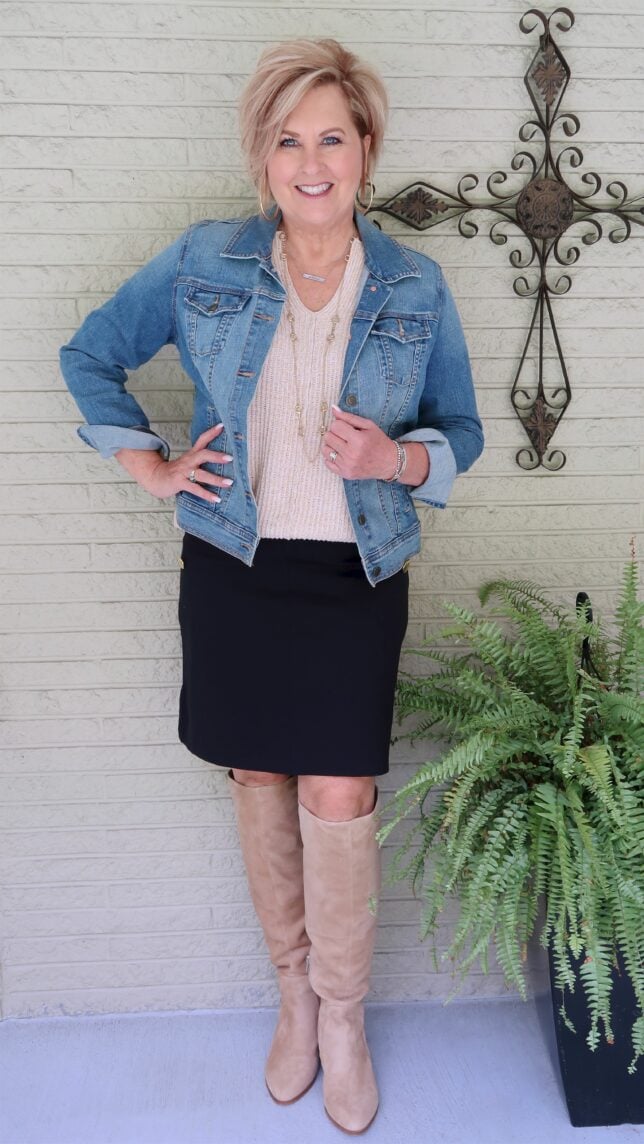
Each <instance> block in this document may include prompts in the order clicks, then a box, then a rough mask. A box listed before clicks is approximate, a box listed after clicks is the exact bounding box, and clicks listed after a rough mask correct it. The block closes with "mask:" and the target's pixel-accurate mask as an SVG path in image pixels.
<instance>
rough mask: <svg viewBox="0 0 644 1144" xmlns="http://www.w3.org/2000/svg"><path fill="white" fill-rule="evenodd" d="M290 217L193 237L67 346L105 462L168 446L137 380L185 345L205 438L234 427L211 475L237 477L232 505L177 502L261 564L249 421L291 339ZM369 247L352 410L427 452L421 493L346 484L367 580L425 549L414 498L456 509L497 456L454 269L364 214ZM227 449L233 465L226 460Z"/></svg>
mask: <svg viewBox="0 0 644 1144" xmlns="http://www.w3.org/2000/svg"><path fill="white" fill-rule="evenodd" d="M276 225H277V222H276V221H275V222H267V221H266V220H264V219H263V218H261V216H257V215H254V216H252V217H251V218H248V219H244V220H242V219H230V220H226V221H217V220H212V219H203V220H201V221H199V222H196V223H193V224H192V225H191V226H189V227H188V228H187V229H186V230H185V231H184V232H183V233H182V234H181V235H180V236H179V237H178V238H177V239H176V240H175V241H174V242H173V243H171V244H170V245H169V246H168V247H166V248H165V250H162V251H161V253H160V254H158V255H156V257H155V258H152V259H151V260H150V261H149V262H148V263H146V264H145V265H144V266H143V267H142V268H141V269H140V270H138V271H137V272H136V273H135V274H134V275H132V277H131V278H129V279H128V280H127V281H126V282H124V283H123V285H122V286H120V287H119V289H118V290H117V291H116V293H115V294H114V295H113V297H112V298H110V299H109V300H108V301H107V302H106V303H105V304H104V305H103V306H100V307H99V308H98V309H96V310H93V311H92V312H91V313H90V314H88V315H87V317H86V318H85V320H84V322H83V323H82V325H81V326H80V327H79V329H78V330H77V331H76V333H75V334H74V335H73V337H72V338H71V339H70V340H69V342H67V343H66V345H64V346H62V347H61V349H60V364H61V369H62V372H63V376H64V378H65V381H66V383H67V386H68V388H69V390H70V392H71V393H72V395H73V397H74V399H75V401H76V403H77V405H78V407H79V409H80V411H81V413H82V415H83V417H84V418H85V419H86V422H87V424H85V425H83V426H81V427H80V428H79V429H78V430H77V432H78V433H79V435H80V436H81V437H82V439H83V440H84V441H85V442H86V443H87V444H89V445H92V446H93V447H94V448H96V449H98V450H99V452H100V454H101V456H103V457H111V456H112V455H113V454H114V453H115V452H117V451H118V449H121V448H127V449H141V448H145V449H157V450H159V451H160V452H161V455H162V456H163V457H164V458H165V459H166V460H167V459H168V458H169V456H170V444H169V442H168V441H166V440H165V438H163V437H162V436H160V435H159V434H158V433H155V432H154V431H153V430H152V429H151V428H150V423H149V421H148V418H147V417H146V415H145V413H144V411H143V409H142V408H141V406H140V405H139V403H138V402H137V401H136V399H135V398H134V397H133V396H132V394H131V393H128V392H127V389H126V382H127V372H126V371H127V370H130V369H136V368H137V366H140V365H141V364H142V363H143V362H146V361H148V360H149V359H150V358H151V357H152V356H153V355H154V354H155V353H156V352H157V350H159V349H160V348H161V346H163V345H166V344H167V343H172V344H174V345H176V346H177V349H178V351H179V357H180V360H181V364H182V366H183V369H184V370H185V372H186V373H187V374H188V376H189V377H190V378H191V380H192V382H193V383H194V387H195V396H194V406H193V416H192V424H191V441H193V442H194V441H195V439H196V438H197V437H198V435H199V434H200V433H202V432H203V431H204V430H205V429H207V428H210V427H211V426H214V425H216V424H217V423H218V422H220V421H222V422H223V423H224V428H223V430H222V432H221V433H220V435H219V437H217V438H216V439H215V440H214V441H213V443H212V446H211V448H212V450H213V461H212V463H208V464H207V465H205V466H204V468H206V469H208V470H210V471H211V472H213V473H220V474H223V475H230V476H232V477H233V484H232V485H231V486H230V487H229V488H218V489H217V493H218V495H220V496H221V501H220V502H219V503H214V504H211V503H209V502H206V501H204V500H203V499H201V498H199V497H197V496H195V495H193V494H192V493H188V492H180V493H178V494H177V497H176V511H175V520H176V522H177V524H178V525H179V527H180V528H183V529H184V530H185V531H187V532H191V533H193V534H194V535H196V536H200V537H201V538H202V539H204V540H207V541H209V542H210V543H212V544H216V545H218V546H219V547H221V548H223V549H225V550H226V551H228V552H230V553H232V554H233V555H235V556H238V557H239V558H240V559H241V560H243V561H244V562H245V563H246V564H249V565H250V564H252V562H253V556H254V553H255V551H256V548H257V545H258V543H259V539H260V538H259V535H258V532H257V504H256V501H255V498H254V496H253V492H252V489H251V488H250V482H249V476H248V471H249V469H248V450H247V439H246V429H247V411H248V406H249V404H250V401H251V399H252V396H253V393H254V390H255V387H256V385H257V379H258V377H259V375H260V372H261V369H262V365H263V362H264V359H265V357H266V354H267V352H268V349H269V346H270V343H271V340H272V337H273V333H274V331H275V329H276V328H277V322H278V321H279V317H280V313H281V309H282V305H283V302H284V298H285V296H286V295H285V291H284V287H283V286H282V283H281V282H280V279H279V276H278V274H277V272H276V270H275V267H274V265H273V263H272V259H271V244H272V240H273V235H274V231H275V227H276ZM356 226H357V228H358V231H359V234H360V237H361V239H362V241H363V244H364V253H365V269H364V273H363V280H362V286H361V294H360V297H359V300H358V304H357V307H356V309H355V311H354V315H353V319H352V322H351V329H350V339H349V344H348V348H347V352H346V356H345V361H344V368H343V375H342V382H341V389H340V396H339V398H338V402H337V404H338V405H339V406H340V408H341V409H346V410H347V411H348V412H350V413H356V414H358V415H360V416H362V417H367V418H370V419H371V420H373V421H374V422H375V423H376V424H377V425H378V426H380V428H381V429H382V430H383V431H384V432H385V433H387V435H388V436H389V437H392V438H396V439H397V440H399V441H421V442H422V443H423V444H424V446H425V448H426V449H427V451H428V454H429V459H430V471H429V475H428V477H427V479H426V480H425V481H424V482H423V484H421V485H418V486H416V487H415V488H412V487H411V486H409V485H405V484H403V483H402V482H399V481H395V482H387V481H384V480H375V479H365V480H344V487H345V493H346V497H347V504H348V508H349V512H350V515H351V519H352V521H353V525H354V529H355V535H356V542H357V544H358V548H359V551H360V555H361V559H362V562H363V566H364V569H365V574H366V575H367V578H368V580H369V583H370V584H372V585H375V584H376V583H377V582H378V580H383V579H385V578H386V577H387V576H392V575H393V574H394V573H395V572H397V571H398V570H399V568H401V567H402V565H403V564H404V563H405V561H407V560H408V559H409V558H410V557H411V556H413V555H414V554H415V553H417V552H418V551H419V550H420V542H421V541H420V522H419V519H418V515H417V513H416V509H415V506H414V501H420V502H421V503H425V504H430V505H433V506H435V507H437V508H445V506H446V503H447V501H448V498H449V495H450V492H451V489H452V486H453V483H454V480H455V478H456V475H457V474H458V473H461V472H464V471H465V470H467V469H469V468H470V467H471V465H473V463H474V462H475V461H476V459H477V458H478V457H479V456H480V454H481V452H482V450H483V444H484V438H483V428H482V425H481V421H480V418H479V415H478V410H477V405H476V396H475V392H474V386H473V382H472V373H471V368H470V361H469V355H468V350H467V345H466V342H465V338H464V335H463V330H462V326H461V322H460V318H459V315H458V311H457V309H456V305H455V303H454V299H453V297H452V294H451V292H450V290H449V287H448V286H447V283H446V282H445V279H444V276H443V274H442V272H441V269H440V266H439V265H438V263H436V262H435V261H434V260H433V259H431V258H429V257H427V256H426V255H422V254H418V253H417V252H416V251H412V250H411V249H409V248H408V247H405V246H402V245H400V244H399V243H397V242H396V241H395V240H394V239H392V238H390V237H389V236H388V235H385V234H383V233H382V232H381V231H380V230H379V229H378V227H376V226H375V225H374V224H373V223H372V222H371V221H370V220H368V219H366V218H364V216H363V215H361V214H356ZM217 452H227V453H230V454H231V455H232V456H233V461H232V462H229V463H227V464H219V465H218V464H217V461H216V454H217Z"/></svg>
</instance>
